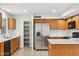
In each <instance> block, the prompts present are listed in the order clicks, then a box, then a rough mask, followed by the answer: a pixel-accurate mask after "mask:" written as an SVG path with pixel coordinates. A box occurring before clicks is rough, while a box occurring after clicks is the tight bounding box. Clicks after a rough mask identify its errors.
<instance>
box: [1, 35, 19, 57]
mask: <svg viewBox="0 0 79 59" xmlns="http://www.w3.org/2000/svg"><path fill="white" fill-rule="evenodd" d="M19 46H20V36H18V37H16V38H13V39H11V40H8V41H5V42H3V43H0V56H10V55H12V54H13V53H14V52H15V51H16V50H17V49H18V48H19Z"/></svg>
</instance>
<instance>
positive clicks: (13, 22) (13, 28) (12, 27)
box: [8, 18, 16, 30]
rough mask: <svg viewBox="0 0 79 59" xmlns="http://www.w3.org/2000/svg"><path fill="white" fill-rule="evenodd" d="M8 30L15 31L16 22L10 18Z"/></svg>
mask: <svg viewBox="0 0 79 59" xmlns="http://www.w3.org/2000/svg"><path fill="white" fill-rule="evenodd" d="M8 29H9V30H15V29H16V20H15V19H12V18H8Z"/></svg>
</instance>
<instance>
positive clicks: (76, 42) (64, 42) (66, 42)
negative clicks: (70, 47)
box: [48, 38, 79, 44]
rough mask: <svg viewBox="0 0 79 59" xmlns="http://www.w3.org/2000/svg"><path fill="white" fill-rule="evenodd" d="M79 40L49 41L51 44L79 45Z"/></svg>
mask: <svg viewBox="0 0 79 59" xmlns="http://www.w3.org/2000/svg"><path fill="white" fill-rule="evenodd" d="M78 39H79V38H77V39H76V38H74V39H73V38H71V39H48V42H49V43H50V44H79V40H78Z"/></svg>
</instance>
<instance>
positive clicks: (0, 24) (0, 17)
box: [0, 13, 2, 29]
mask: <svg viewBox="0 0 79 59" xmlns="http://www.w3.org/2000/svg"><path fill="white" fill-rule="evenodd" d="M0 29H2V13H0Z"/></svg>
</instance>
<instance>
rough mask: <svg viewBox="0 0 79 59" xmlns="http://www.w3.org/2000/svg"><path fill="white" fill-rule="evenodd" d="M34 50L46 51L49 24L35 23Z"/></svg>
mask: <svg viewBox="0 0 79 59" xmlns="http://www.w3.org/2000/svg"><path fill="white" fill-rule="evenodd" d="M34 34H35V40H34V44H35V49H36V50H47V49H48V41H47V37H48V35H49V24H48V23H35V33H34Z"/></svg>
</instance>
